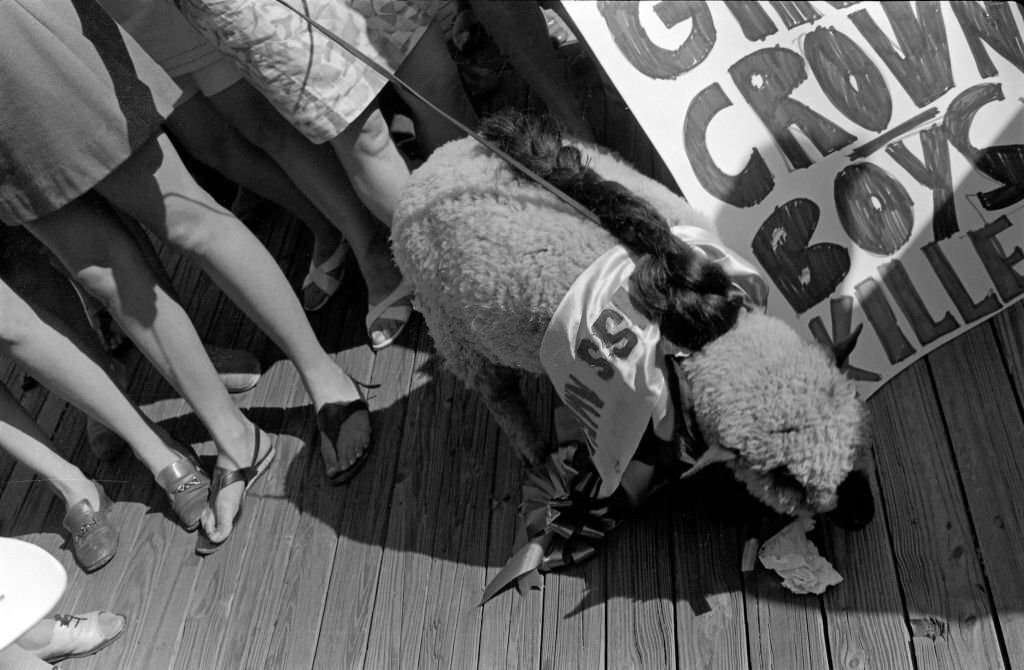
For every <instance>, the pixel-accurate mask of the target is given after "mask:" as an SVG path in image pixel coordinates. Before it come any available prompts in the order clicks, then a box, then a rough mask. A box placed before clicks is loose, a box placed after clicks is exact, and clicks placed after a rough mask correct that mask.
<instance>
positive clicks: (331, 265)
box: [302, 238, 348, 312]
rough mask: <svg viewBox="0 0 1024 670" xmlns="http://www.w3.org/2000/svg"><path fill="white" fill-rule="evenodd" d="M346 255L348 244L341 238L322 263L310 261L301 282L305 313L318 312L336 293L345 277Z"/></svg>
mask: <svg viewBox="0 0 1024 670" xmlns="http://www.w3.org/2000/svg"><path fill="white" fill-rule="evenodd" d="M347 254H348V242H347V241H346V240H345V238H341V241H339V242H338V246H337V247H335V248H334V251H333V252H331V255H330V256H328V258H327V260H325V261H324V262H323V263H320V264H319V265H317V264H315V263H314V262H313V260H312V259H310V261H309V272H307V273H306V277H305V279H303V280H302V308H303V309H305V310H306V311H307V312H315V311H317V310H319V309H320V308H321V307H323V306H324V305H326V304H327V301H328V300H330V299H331V296H332V295H334V294H335V293H336V292H337V291H338V287H339V286H341V280H342V278H343V277H344V276H345V256H346V255H347Z"/></svg>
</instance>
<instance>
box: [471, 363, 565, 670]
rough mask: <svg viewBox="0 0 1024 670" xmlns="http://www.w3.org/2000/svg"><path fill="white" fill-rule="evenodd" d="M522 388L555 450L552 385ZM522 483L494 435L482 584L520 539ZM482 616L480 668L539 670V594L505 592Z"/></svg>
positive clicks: (539, 382)
mask: <svg viewBox="0 0 1024 670" xmlns="http://www.w3.org/2000/svg"><path fill="white" fill-rule="evenodd" d="M522 387H523V395H524V396H525V397H526V398H527V399H528V402H530V403H531V409H532V410H533V413H534V416H535V417H536V418H537V422H538V425H539V427H540V429H541V431H542V434H546V435H548V436H549V439H550V440H551V443H552V444H554V443H555V439H556V438H555V435H554V430H553V427H552V405H553V395H554V394H553V391H552V389H551V384H550V383H549V382H548V381H547V379H540V378H527V379H525V380H523V382H522ZM522 478H523V465H522V461H521V460H520V459H519V457H518V456H517V455H516V454H515V451H514V450H513V449H512V446H511V445H510V444H509V443H508V440H507V438H506V437H505V436H504V435H503V434H501V433H500V431H499V434H498V447H497V453H496V461H495V468H494V480H493V484H492V486H491V489H492V492H491V497H490V506H491V519H490V528H489V539H488V545H487V562H486V565H487V566H488V567H487V571H486V579H485V584H486V583H489V582H490V580H491V579H492V578H493V577H494V576H495V575H496V574H497V573H498V571H499V570H500V569H501V567H502V566H503V565H504V564H505V561H507V560H508V558H509V557H510V556H511V555H512V553H513V552H514V551H515V550H517V549H518V548H519V546H518V542H521V541H522V538H524V537H525V531H523V530H521V526H522V519H521V517H520V516H519V512H518V509H519V503H520V501H521V498H522ZM481 615H482V616H481V623H480V658H479V663H478V667H479V668H481V669H487V670H490V669H492V668H493V669H495V670H497V669H500V668H509V669H513V668H515V669H518V668H524V669H525V668H536V667H539V666H540V662H541V653H540V650H541V631H542V629H543V618H544V594H543V592H542V591H529V592H527V593H526V594H523V595H520V594H519V592H518V591H517V590H516V589H514V588H513V589H509V590H508V591H507V592H505V593H503V594H500V595H498V596H497V597H495V598H494V599H492V600H491V601H490V602H489V603H487V604H486V605H485V606H484V607H483V609H482V613H481Z"/></svg>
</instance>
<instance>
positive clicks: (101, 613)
mask: <svg viewBox="0 0 1024 670" xmlns="http://www.w3.org/2000/svg"><path fill="white" fill-rule="evenodd" d="M51 620H52V621H53V629H52V630H53V632H52V635H51V637H50V640H49V642H47V643H46V644H45V645H43V646H42V647H37V648H29V647H26V646H25V645H24V644H23V643H22V642H19V643H18V644H19V646H21V647H22V648H23V649H25V650H26V651H29V652H31V653H32V654H34V655H36V656H38V657H39V658H41V659H42V660H44V661H46V662H47V663H60V662H61V661H65V660H67V659H69V658H81V657H83V656H90V655H92V654H95V653H96V652H97V651H99V650H100V649H103V648H104V647H106V646H107V645H109V644H110V643H112V642H113V641H114V640H116V639H117V638H118V637H120V636H121V634H122V633H124V631H125V629H126V628H128V619H127V617H125V616H124V615H122V614H115V613H113V612H108V611H106V610H97V611H94V612H86V613H85V614H54V615H53V616H51V617H49V618H48V619H46V620H44V621H47V622H48V621H51Z"/></svg>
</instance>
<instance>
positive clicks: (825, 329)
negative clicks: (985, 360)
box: [563, 0, 1024, 395]
mask: <svg viewBox="0 0 1024 670" xmlns="http://www.w3.org/2000/svg"><path fill="white" fill-rule="evenodd" d="M563 5H564V6H565V8H566V9H567V10H568V12H569V14H570V15H571V16H572V18H573V20H574V21H575V23H576V24H577V27H578V28H579V30H580V32H581V33H582V37H583V38H584V39H585V40H586V42H587V45H588V46H589V48H590V49H591V50H592V52H593V53H594V54H595V56H596V57H597V59H598V61H599V62H600V64H601V66H602V67H603V68H604V70H605V71H606V73H607V74H608V76H609V77H610V78H611V80H612V82H613V83H614V84H615V86H616V87H617V88H618V90H619V92H620V93H621V95H622V97H623V99H624V100H625V101H626V103H627V104H628V105H629V108H630V111H631V112H632V113H633V114H634V116H635V117H636V119H637V120H638V121H639V123H640V125H641V127H643V129H644V130H645V131H646V132H647V134H648V136H649V137H650V139H651V141H652V143H653V144H654V146H655V147H656V148H657V150H658V152H659V154H660V155H661V158H662V159H663V160H664V161H665V163H666V165H667V166H668V168H669V170H670V171H671V173H672V175H673V176H674V178H675V179H676V182H677V183H678V185H679V187H680V188H681V189H682V192H683V194H684V195H685V196H686V198H687V199H688V200H689V201H690V202H691V203H692V204H694V205H695V206H696V208H697V209H699V210H701V211H703V212H705V213H706V214H708V215H709V216H710V217H712V218H713V219H714V220H715V221H716V223H717V224H718V226H719V230H720V232H721V234H722V237H723V239H724V240H725V242H726V244H727V245H728V246H730V247H731V248H732V249H734V250H736V251H737V252H738V253H739V254H741V255H743V256H745V257H747V258H748V259H749V260H751V261H753V262H756V263H757V264H758V267H759V268H760V269H761V270H762V271H763V272H764V274H765V276H766V277H767V278H768V279H769V280H770V284H771V287H772V291H771V295H770V297H769V301H768V310H769V312H770V313H772V314H775V315H777V316H780V317H782V318H784V319H786V320H787V321H789V322H790V323H791V324H793V325H794V326H795V327H796V328H797V329H798V330H799V331H800V332H802V333H804V334H806V335H808V336H809V337H811V336H813V337H815V338H817V339H818V340H820V341H822V342H831V341H833V340H838V339H841V338H842V337H843V336H845V335H846V334H847V333H849V332H850V331H851V329H852V328H855V327H856V326H857V325H859V324H864V326H865V327H864V332H863V334H862V335H861V338H860V342H859V344H858V345H857V348H856V349H855V350H854V352H853V356H852V358H851V361H850V363H851V365H850V368H849V374H851V376H853V377H854V378H855V379H857V380H858V382H859V383H860V385H861V390H862V392H863V393H864V394H865V395H870V394H871V393H873V392H874V391H876V390H877V389H878V388H879V387H880V386H881V385H882V384H883V383H885V382H886V381H887V380H889V379H890V378H891V377H892V376H893V375H895V374H896V373H897V372H899V371H900V370H901V369H903V368H904V367H906V366H907V365H909V364H910V363H912V362H913V361H915V360H917V359H918V358H920V357H921V356H923V355H924V354H926V353H928V352H929V351H931V350H932V349H934V348H936V347H938V346H939V345H941V344H943V343H944V342H946V341H948V340H950V339H952V338H953V337H955V336H956V335H958V334H960V333H962V332H964V331H965V330H966V329H967V328H970V327H972V326H974V325H977V324H979V323H981V322H983V321H984V320H985V319H987V318H989V317H991V316H993V315H995V314H996V313H998V312H999V311H1000V310H1002V309H1004V308H1005V307H1007V306H1008V305H1010V304H1012V303H1014V302H1017V301H1019V300H1020V299H1021V298H1022V297H1024V251H1022V247H1024V38H1022V36H1024V16H1022V11H1024V10H1022V8H1021V6H1020V5H1019V4H1017V3H1012V2H975V1H973V0H965V1H962V2H915V3H910V2H884V3H880V2H804V1H788V2H781V1H780V2H753V1H752V2H687V1H664V2H661V1H659V2H654V1H650V2H605V1H600V2H598V1H590V0H579V1H571V2H564V3H563Z"/></svg>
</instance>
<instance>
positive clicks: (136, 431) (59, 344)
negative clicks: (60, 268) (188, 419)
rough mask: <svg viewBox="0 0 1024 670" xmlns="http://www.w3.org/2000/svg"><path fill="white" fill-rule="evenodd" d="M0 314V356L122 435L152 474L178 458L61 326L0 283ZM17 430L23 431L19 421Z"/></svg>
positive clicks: (164, 435)
mask: <svg viewBox="0 0 1024 670" xmlns="http://www.w3.org/2000/svg"><path fill="white" fill-rule="evenodd" d="M0 314H2V315H3V318H2V324H0V354H3V355H5V356H7V357H9V358H11V359H12V360H14V361H16V362H18V363H19V364H20V365H21V366H22V367H24V368H25V369H26V370H27V371H28V372H29V373H30V374H31V375H32V376H33V377H35V378H36V379H37V380H39V382H40V383H42V384H43V385H44V386H46V387H47V388H49V389H51V390H52V391H54V392H55V393H57V394H58V395H59V396H61V397H62V398H64V399H65V400H67V401H68V402H70V403H71V404H73V405H75V406H76V407H78V408H79V409H81V410H82V411H84V412H86V413H87V414H89V415H91V416H94V417H96V418H98V419H99V420H100V421H101V422H102V423H104V424H105V425H107V426H108V427H110V428H111V429H112V430H114V431H115V432H117V433H118V434H119V435H121V436H122V437H123V438H124V439H125V440H126V441H127V442H128V444H129V445H131V447H132V450H133V451H134V452H135V453H136V455H137V456H138V457H139V459H140V460H141V461H142V462H143V463H144V464H145V466H146V467H147V468H148V469H149V471H150V472H152V473H153V474H154V475H155V474H156V473H158V472H160V471H161V470H162V469H163V468H165V467H166V466H168V465H170V464H171V463H173V462H175V461H176V460H178V459H180V458H181V455H180V454H178V453H176V452H175V451H172V450H171V449H170V447H169V445H171V444H175V442H174V441H173V440H171V439H170V437H169V436H168V435H167V433H166V432H165V431H163V429H160V428H158V427H156V426H154V425H153V423H152V422H151V421H149V420H148V419H147V418H146V417H145V415H143V414H142V413H141V412H140V411H139V410H138V409H137V408H136V407H135V406H134V405H133V404H132V403H131V402H130V401H129V400H128V399H127V398H126V397H125V395H124V393H123V392H122V391H121V389H120V388H118V386H117V385H116V384H115V383H114V382H113V380H111V378H110V376H109V375H108V374H107V372H106V371H105V370H104V369H103V367H102V366H101V365H100V364H99V363H98V362H97V361H96V359H94V358H91V357H89V356H87V355H86V354H85V353H84V352H83V350H82V348H81V347H80V346H78V345H77V344H76V343H75V341H74V339H75V338H74V336H73V335H72V334H71V333H70V332H69V331H68V330H67V329H66V327H65V326H64V325H63V324H62V323H61V322H59V321H58V320H56V319H55V318H53V317H52V316H50V315H49V314H47V313H45V312H43V313H37V312H35V311H33V310H32V308H31V307H29V305H28V304H27V303H26V302H24V301H23V300H22V299H21V297H20V296H19V295H17V294H16V293H14V291H12V290H11V289H10V288H9V287H8V286H7V285H6V284H4V283H2V282H0ZM12 400H13V399H11V398H8V399H7V401H12ZM7 404H9V402H8V403H7ZM5 409H6V408H5ZM6 413H7V412H6V411H5V414H6ZM19 430H21V431H22V432H25V431H26V426H25V425H24V423H23V422H22V423H20V424H19ZM26 434H29V433H26ZM34 437H36V438H38V437H39V436H38V435H35V436H34ZM19 460H22V459H21V458H20V457H19ZM58 488H59V487H58ZM93 493H95V491H93ZM79 499H81V498H79Z"/></svg>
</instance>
